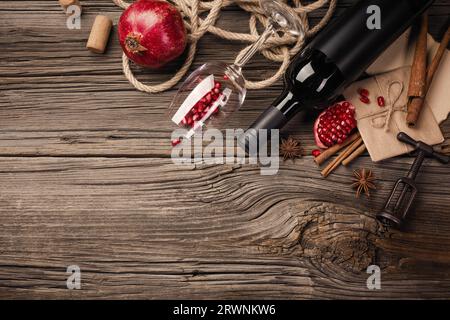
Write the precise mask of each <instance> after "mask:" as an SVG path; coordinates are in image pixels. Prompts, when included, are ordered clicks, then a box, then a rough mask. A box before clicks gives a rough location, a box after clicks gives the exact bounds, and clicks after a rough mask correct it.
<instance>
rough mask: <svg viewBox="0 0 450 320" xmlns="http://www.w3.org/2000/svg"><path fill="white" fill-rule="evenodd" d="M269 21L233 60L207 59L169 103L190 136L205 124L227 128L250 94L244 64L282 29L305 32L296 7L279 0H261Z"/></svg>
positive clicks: (172, 116)
mask: <svg viewBox="0 0 450 320" xmlns="http://www.w3.org/2000/svg"><path fill="white" fill-rule="evenodd" d="M260 4H261V8H262V9H263V11H264V12H265V13H266V15H267V17H269V24H268V25H267V27H266V29H265V30H264V32H263V33H262V34H261V35H260V37H259V38H258V40H257V41H256V42H255V43H253V44H252V45H251V46H249V47H248V48H247V49H246V50H245V52H244V53H243V54H242V56H241V57H239V58H238V59H237V60H236V61H235V62H234V63H233V64H227V63H225V62H214V63H206V64H204V65H203V66H201V67H200V68H198V69H197V70H195V71H194V72H193V73H192V74H191V75H190V76H189V77H188V78H187V79H186V80H185V81H184V83H183V84H182V85H181V87H180V89H179V90H178V92H177V94H176V95H175V97H174V98H173V100H172V102H171V104H170V107H169V118H170V119H171V121H172V123H175V125H177V126H178V127H181V128H184V129H188V131H187V133H186V134H185V135H184V138H187V139H190V138H191V137H192V136H193V135H194V134H195V132H196V131H198V130H200V129H202V128H203V127H213V128H219V129H221V128H223V127H224V125H225V123H226V120H227V119H228V117H229V116H230V115H231V114H232V113H234V112H235V111H237V110H239V108H240V107H241V106H242V105H243V103H244V100H245V95H246V89H245V79H244V76H243V74H242V67H243V66H244V65H245V64H246V63H247V62H248V61H249V60H250V59H251V58H252V57H253V56H254V55H255V53H256V52H258V50H260V49H261V48H262V47H263V45H264V43H265V42H266V41H267V39H269V38H270V37H271V36H273V35H274V34H275V33H276V32H278V31H283V32H289V33H291V34H292V35H296V36H301V37H303V36H304V35H305V33H304V30H303V28H302V26H301V23H300V20H299V18H298V17H297V15H296V14H295V12H294V11H293V10H289V9H288V8H289V7H287V6H286V5H285V4H283V3H281V2H279V1H277V0H270V1H269V0H260Z"/></svg>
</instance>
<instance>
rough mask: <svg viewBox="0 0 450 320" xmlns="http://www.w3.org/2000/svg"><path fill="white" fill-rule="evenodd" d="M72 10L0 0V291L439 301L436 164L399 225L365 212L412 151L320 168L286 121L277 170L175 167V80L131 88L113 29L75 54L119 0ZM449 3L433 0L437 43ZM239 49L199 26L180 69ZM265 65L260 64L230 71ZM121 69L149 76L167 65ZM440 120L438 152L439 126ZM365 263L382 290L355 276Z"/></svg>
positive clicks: (249, 106) (240, 117)
mask: <svg viewBox="0 0 450 320" xmlns="http://www.w3.org/2000/svg"><path fill="white" fill-rule="evenodd" d="M351 2H352V1H350V0H345V1H344V0H342V1H339V9H338V11H337V14H340V13H341V12H342V9H343V8H345V7H348V6H349V4H350V3H351ZM82 3H83V5H84V6H83V9H84V13H83V15H82V22H81V23H82V24H81V30H68V29H67V28H66V26H65V23H66V17H65V15H64V14H63V13H62V11H61V9H60V7H59V5H58V3H57V1H56V0H54V1H53V0H52V1H1V2H0V17H1V19H0V46H1V50H0V60H1V63H0V89H1V91H0V106H1V107H0V298H13V299H16V298H33V299H40V298H52V299H60V298H80V299H85V298H146V299H157V298H200V299H206V298H210V299H215V298H218V299H221V298H253V299H254V298H274V299H277V298H285V299H303V298H364V299H371V298H447V299H448V298H450V179H449V173H450V171H449V167H448V166H447V167H444V166H442V165H440V164H438V163H436V162H434V161H431V160H426V161H425V165H424V168H423V170H422V173H421V175H420V178H419V188H420V194H419V197H418V199H417V201H416V202H415V210H414V212H413V213H412V214H411V215H410V216H409V219H408V225H407V226H406V229H405V230H404V231H403V232H399V231H395V230H384V229H383V228H382V227H380V225H379V224H378V223H377V222H376V220H375V219H374V217H375V215H376V213H377V211H378V210H379V209H380V208H381V207H382V206H383V203H384V200H385V199H386V197H387V195H388V194H389V192H390V189H391V187H392V185H393V183H394V181H395V180H396V179H398V178H399V177H401V176H404V175H405V174H406V172H407V170H408V168H409V166H410V164H411V163H412V161H413V159H412V158H408V157H403V158H397V159H393V160H389V161H385V162H383V163H380V164H374V163H372V162H371V161H370V159H369V158H368V156H365V157H362V158H361V159H359V160H358V161H357V162H356V163H354V164H353V166H352V167H351V168H340V169H339V170H338V171H337V173H335V174H333V175H331V176H330V177H329V178H328V179H326V180H325V179H322V178H321V176H320V172H319V170H318V169H317V167H316V166H315V164H314V163H313V159H312V157H311V156H310V155H309V154H310V151H311V150H312V149H313V147H314V146H313V145H314V144H313V136H312V133H311V130H312V122H311V121H302V120H301V119H295V120H293V121H292V122H291V123H290V125H289V126H288V128H287V130H285V133H288V134H292V135H294V136H296V137H298V138H299V139H300V140H301V141H302V143H303V146H304V147H305V151H306V154H307V155H306V156H305V157H303V158H302V159H299V160H296V161H295V163H292V162H286V163H284V164H282V167H281V169H280V172H279V174H278V175H276V176H274V177H265V176H261V175H260V173H259V169H258V167H256V166H250V165H244V166H239V165H222V166H220V165H219V166H201V165H197V166H196V165H188V166H177V165H174V164H173V163H172V161H171V159H170V151H171V147H170V143H169V139H170V130H169V128H168V120H167V118H166V117H165V115H164V112H165V110H166V107H167V105H168V103H169V101H170V100H171V97H172V96H173V94H174V92H175V90H171V91H168V92H165V93H163V94H158V95H148V94H144V93H141V92H138V91H136V90H135V89H134V88H133V87H132V86H131V85H130V84H129V83H128V82H127V80H126V79H125V78H124V76H123V74H122V69H121V49H120V47H119V45H118V41H117V39H116V38H117V34H116V32H114V34H113V35H112V38H111V41H110V44H109V48H108V51H107V52H106V54H104V55H96V54H92V53H90V52H88V51H87V50H86V49H85V42H86V39H87V37H88V34H89V31H90V26H91V25H92V22H93V19H94V17H95V16H96V15H97V14H99V13H102V14H107V15H109V16H111V17H112V18H113V19H114V21H117V19H118V17H119V16H120V13H121V9H120V8H118V7H115V6H114V4H113V3H112V2H111V1H108V0H104V1H99V0H89V1H88V0H86V1H82ZM449 13H450V3H449V1H448V0H436V2H435V4H434V5H433V7H432V8H431V10H430V14H431V32H432V33H433V35H434V36H436V37H439V36H440V35H441V31H442V27H443V25H444V24H445V21H446V19H447V18H448V16H449ZM323 14H324V10H319V11H317V12H315V13H314V14H313V15H312V20H313V21H317V18H318V17H320V16H322V15H323ZM220 25H223V26H232V27H231V28H232V29H233V30H246V28H247V15H246V14H245V13H244V12H242V11H240V10H239V9H238V8H230V9H228V10H226V11H225V12H224V13H223V14H222V17H221V20H220ZM242 47H243V44H239V43H230V42H227V41H223V40H218V39H217V38H215V37H214V36H212V35H208V36H205V37H204V38H203V39H202V40H201V42H200V45H199V52H198V55H197V58H196V60H195V66H194V67H196V66H199V65H201V64H202V63H204V62H206V61H214V60H223V61H228V62H230V61H232V60H233V57H234V56H235V55H236V54H237V52H238V51H239V49H241V48H242ZM349 50H351V48H349ZM276 66H277V65H276V64H275V63H269V64H268V63H267V62H265V60H264V59H263V58H261V57H257V58H255V59H254V60H252V62H251V63H250V64H249V65H248V67H247V68H246V69H245V74H246V76H247V77H248V78H250V79H258V78H260V77H265V76H267V75H269V74H271V73H272V72H273V71H274V70H275V68H276ZM136 71H137V74H138V78H139V79H141V80H142V81H144V82H146V83H151V82H155V83H156V82H160V81H161V80H162V79H167V78H168V77H169V76H170V74H171V72H173V70H170V69H169V70H167V69H166V70H164V71H143V70H139V69H136ZM281 87H282V86H281V82H279V83H278V84H277V85H275V86H273V87H271V88H270V89H267V90H263V91H251V92H250V93H249V95H248V99H247V101H246V104H245V106H244V107H243V108H242V109H241V111H239V113H238V114H237V115H236V117H234V118H233V119H232V121H231V124H230V127H236V128H246V127H247V126H248V125H249V124H250V123H251V122H252V120H254V119H255V117H256V116H257V115H258V114H259V113H261V112H262V111H263V110H264V109H265V108H266V107H267V106H268V105H269V104H270V103H271V102H272V100H273V99H274V98H275V97H276V96H277V94H278V93H279V92H280V90H281ZM442 128H443V132H444V134H445V136H446V138H447V141H446V143H444V146H443V147H442V148H444V149H447V150H448V149H449V140H448V138H449V137H450V121H447V122H446V123H444V124H443V126H442ZM362 167H366V168H370V169H372V170H373V171H374V172H375V174H376V176H377V177H378V187H379V190H377V191H376V192H375V194H374V196H373V197H372V198H371V199H370V200H367V199H364V198H362V199H359V200H357V199H355V196H354V191H353V190H352V189H351V188H350V187H349V182H350V178H351V176H352V170H353V169H356V168H362ZM373 264H376V265H379V266H380V268H381V269H382V274H381V277H382V278H381V280H382V288H381V290H375V291H371V290H368V289H367V287H366V280H367V278H368V276H369V275H368V274H367V273H366V269H367V267H368V266H369V265H373ZM69 265H78V266H79V267H80V268H81V290H68V289H67V288H66V279H67V277H68V276H69V275H68V274H67V273H66V269H67V267H68V266H69Z"/></svg>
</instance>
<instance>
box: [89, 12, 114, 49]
mask: <svg viewBox="0 0 450 320" xmlns="http://www.w3.org/2000/svg"><path fill="white" fill-rule="evenodd" d="M112 24H113V23H112V20H111V19H110V18H108V17H107V16H101V15H99V16H97V17H95V21H94V24H93V25H92V29H91V34H90V35H89V39H88V42H87V44H86V48H88V49H89V50H90V51H92V52H94V53H103V52H105V48H106V44H107V43H108V39H109V34H110V33H111V28H112Z"/></svg>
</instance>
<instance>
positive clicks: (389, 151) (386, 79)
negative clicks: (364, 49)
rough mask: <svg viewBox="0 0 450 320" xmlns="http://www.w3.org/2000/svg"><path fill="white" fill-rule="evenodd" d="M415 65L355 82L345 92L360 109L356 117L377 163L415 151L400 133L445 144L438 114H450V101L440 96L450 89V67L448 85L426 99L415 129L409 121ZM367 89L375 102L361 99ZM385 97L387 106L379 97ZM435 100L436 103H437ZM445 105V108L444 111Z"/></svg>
mask: <svg viewBox="0 0 450 320" xmlns="http://www.w3.org/2000/svg"><path fill="white" fill-rule="evenodd" d="M410 72H411V67H404V68H399V69H397V70H394V71H390V72H387V73H383V74H380V75H376V76H373V77H371V78H368V79H365V80H363V81H359V82H355V83H353V84H352V85H351V86H350V87H349V88H347V90H346V91H345V92H344V96H345V98H346V100H348V101H350V102H351V103H352V104H353V105H354V106H355V108H356V119H357V120H358V129H359V131H360V133H361V137H362V139H363V140H364V143H365V145H366V147H367V150H368V151H369V154H370V156H371V158H372V160H373V161H374V162H377V161H381V160H385V159H389V158H392V157H395V156H399V155H402V154H405V153H408V152H410V151H412V148H411V147H409V146H408V145H406V144H404V143H402V142H399V141H398V140H397V134H398V133H399V132H405V133H407V134H408V135H410V136H411V137H412V138H414V139H416V140H420V141H423V142H425V143H428V144H430V145H435V144H439V143H442V142H443V141H444V136H443V135H442V132H441V130H440V128H439V121H438V119H437V118H436V115H435V113H436V114H439V115H441V114H448V112H449V111H450V103H447V104H445V103H444V104H441V103H440V102H441V101H440V100H439V99H436V96H443V95H445V93H444V92H442V91H450V90H449V89H450V69H449V73H447V77H446V79H444V80H445V81H446V83H447V89H446V90H444V89H445V85H442V84H439V85H438V86H436V88H435V89H434V90H435V92H434V94H432V95H431V94H430V96H429V98H427V99H426V101H425V105H424V107H423V109H422V113H421V116H420V119H419V121H418V123H417V125H416V127H414V128H409V127H408V125H407V124H406V114H407V113H406V104H407V100H408V97H407V93H408V84H409V77H410ZM360 88H365V89H367V90H369V92H370V98H371V103H370V104H365V103H363V102H361V101H360V100H359V99H360V95H359V93H358V89H360ZM379 96H383V97H384V98H385V100H386V106H385V107H380V106H378V103H377V97H379ZM433 103H434V104H433ZM441 107H443V108H444V109H445V110H440V108H441Z"/></svg>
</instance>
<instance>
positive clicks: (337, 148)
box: [314, 132, 361, 166]
mask: <svg viewBox="0 0 450 320" xmlns="http://www.w3.org/2000/svg"><path fill="white" fill-rule="evenodd" d="M359 137H361V135H360V134H359V132H357V133H354V134H353V135H351V136H350V137H348V138H347V140H345V141H344V143H342V144H336V145H334V146H332V147H331V148H329V149H327V150H325V151H324V152H322V153H321V154H320V156H317V157H316V158H315V159H314V161H315V162H316V164H317V165H319V166H320V165H322V164H323V163H324V162H325V161H327V160H328V159H329V158H331V157H332V156H334V155H335V154H336V153H337V152H339V151H340V150H341V149H343V148H345V147H347V146H348V145H349V144H351V143H352V142H354V141H355V140H356V139H358V138H359Z"/></svg>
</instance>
